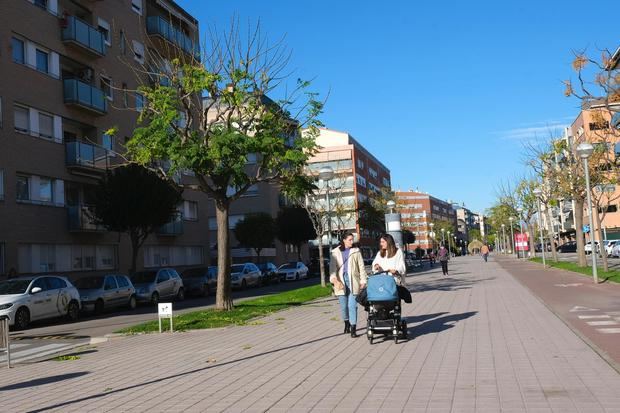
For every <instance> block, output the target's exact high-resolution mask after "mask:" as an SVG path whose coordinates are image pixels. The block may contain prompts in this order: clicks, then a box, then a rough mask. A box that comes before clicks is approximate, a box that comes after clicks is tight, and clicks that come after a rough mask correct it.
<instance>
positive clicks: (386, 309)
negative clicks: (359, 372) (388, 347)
mask: <svg viewBox="0 0 620 413" xmlns="http://www.w3.org/2000/svg"><path fill="white" fill-rule="evenodd" d="M366 294H367V296H366V300H367V303H368V305H367V306H366V311H368V323H367V326H368V327H367V330H366V336H367V337H368V341H370V344H372V342H373V340H374V338H375V336H376V335H377V334H383V335H385V336H387V335H392V337H394V343H398V338H399V337H402V338H403V339H407V322H405V321H404V320H402V319H401V316H400V308H401V307H400V298H399V296H398V286H397V285H396V281H395V280H394V277H392V276H391V275H389V274H387V273H379V274H375V275H372V276H370V277H368V282H367V287H366Z"/></svg>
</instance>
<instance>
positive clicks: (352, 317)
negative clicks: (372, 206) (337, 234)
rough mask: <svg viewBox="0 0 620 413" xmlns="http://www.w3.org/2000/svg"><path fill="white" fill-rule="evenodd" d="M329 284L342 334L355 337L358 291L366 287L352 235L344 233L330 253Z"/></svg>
mask: <svg viewBox="0 0 620 413" xmlns="http://www.w3.org/2000/svg"><path fill="white" fill-rule="evenodd" d="M329 282H331V283H332V285H333V286H334V293H335V294H336V296H337V297H338V302H339V303H340V312H341V315H342V320H343V321H344V333H345V334H346V333H351V337H357V302H356V300H355V298H356V297H357V295H358V294H359V291H360V290H361V289H362V288H364V287H366V266H365V265H364V259H363V257H362V254H361V252H360V250H359V248H354V247H353V234H352V233H351V232H345V233H344V235H343V237H342V240H341V241H340V245H339V246H337V247H336V248H334V249H333V250H332V252H331V258H330V260H329Z"/></svg>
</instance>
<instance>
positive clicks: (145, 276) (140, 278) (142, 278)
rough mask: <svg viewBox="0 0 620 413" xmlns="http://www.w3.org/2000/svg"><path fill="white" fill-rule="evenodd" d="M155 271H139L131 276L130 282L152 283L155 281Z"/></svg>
mask: <svg viewBox="0 0 620 413" xmlns="http://www.w3.org/2000/svg"><path fill="white" fill-rule="evenodd" d="M155 274H157V271H140V272H137V273H135V274H134V275H132V276H131V282H132V283H134V284H144V283H152V282H154V281H155Z"/></svg>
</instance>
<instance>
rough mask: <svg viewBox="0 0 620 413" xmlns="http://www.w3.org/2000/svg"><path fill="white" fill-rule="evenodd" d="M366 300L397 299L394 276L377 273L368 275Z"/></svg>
mask: <svg viewBox="0 0 620 413" xmlns="http://www.w3.org/2000/svg"><path fill="white" fill-rule="evenodd" d="M366 291H367V294H368V301H398V288H397V286H396V281H395V280H394V277H392V276H391V275H387V274H378V275H372V276H370V277H368V284H367V290H366Z"/></svg>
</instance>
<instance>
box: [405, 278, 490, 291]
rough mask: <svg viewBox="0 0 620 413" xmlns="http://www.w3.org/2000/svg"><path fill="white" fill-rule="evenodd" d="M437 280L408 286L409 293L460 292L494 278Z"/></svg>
mask: <svg viewBox="0 0 620 413" xmlns="http://www.w3.org/2000/svg"><path fill="white" fill-rule="evenodd" d="M441 277H442V278H439V279H437V280H430V281H425V282H424V283H423V284H417V285H416V284H413V285H412V284H409V286H408V287H409V291H411V292H412V293H421V292H424V291H436V290H439V291H454V290H462V289H466V288H471V286H472V285H474V284H476V283H479V282H483V281H491V280H494V279H495V277H489V278H478V279H475V280H468V279H455V278H450V277H451V276H447V277H443V276H441Z"/></svg>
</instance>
